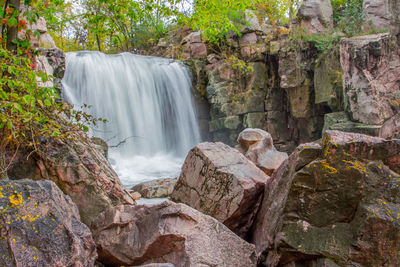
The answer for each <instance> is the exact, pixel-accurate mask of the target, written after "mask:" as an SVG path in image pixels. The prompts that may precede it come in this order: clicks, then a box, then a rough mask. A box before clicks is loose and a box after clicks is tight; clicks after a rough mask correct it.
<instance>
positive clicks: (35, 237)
mask: <svg viewBox="0 0 400 267" xmlns="http://www.w3.org/2000/svg"><path fill="white" fill-rule="evenodd" d="M0 251H1V255H0V264H1V265H2V266H10V267H11V266H49V267H50V266H88V267H89V266H93V265H94V261H95V259H96V257H97V253H96V247H95V244H94V240H93V237H92V234H91V232H90V230H89V228H88V227H87V226H86V225H85V224H83V223H82V222H81V221H80V217H79V213H78V209H77V207H76V205H75V204H74V203H73V202H72V200H71V199H70V197H68V196H66V195H64V194H63V193H62V192H61V190H60V189H59V188H58V187H57V186H56V185H55V184H54V183H53V182H51V181H38V182H35V181H32V180H20V181H0Z"/></svg>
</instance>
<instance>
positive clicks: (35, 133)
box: [0, 48, 96, 148]
mask: <svg viewBox="0 0 400 267" xmlns="http://www.w3.org/2000/svg"><path fill="white" fill-rule="evenodd" d="M0 58H1V59H2V61H1V63H0V109H1V111H2V112H1V113H0V135H1V136H0V137H1V139H2V143H1V145H2V146H9V145H17V146H20V145H23V146H28V147H34V148H35V147H36V145H38V140H37V139H38V138H39V137H44V138H52V137H57V138H66V137H68V136H69V135H70V134H71V133H72V132H74V131H78V130H87V125H86V124H85V122H88V121H92V122H93V123H94V124H95V123H96V122H95V121H96V120H94V119H93V118H92V117H91V116H90V115H87V114H84V113H83V112H80V111H72V110H71V106H69V105H67V104H65V103H62V102H60V101H58V100H59V96H58V94H57V92H56V90H55V89H54V88H53V87H41V86H39V84H38V79H40V81H41V82H47V81H48V80H49V77H47V75H46V74H45V73H44V72H38V71H36V70H35V65H34V64H32V62H31V60H30V59H29V58H27V57H24V56H16V55H14V54H12V53H11V52H10V51H8V50H6V49H3V48H0ZM63 114H69V115H70V116H71V117H72V118H73V119H74V120H71V119H65V118H63V116H65V115H63Z"/></svg>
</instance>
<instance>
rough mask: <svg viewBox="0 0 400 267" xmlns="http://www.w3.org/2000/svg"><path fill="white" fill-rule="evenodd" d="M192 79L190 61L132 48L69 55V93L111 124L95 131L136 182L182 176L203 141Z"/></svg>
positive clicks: (127, 180)
mask: <svg viewBox="0 0 400 267" xmlns="http://www.w3.org/2000/svg"><path fill="white" fill-rule="evenodd" d="M191 85H192V82H191V79H190V75H189V72H188V70H187V69H186V67H185V66H184V65H182V64H181V63H179V62H177V61H172V60H169V59H163V58H156V57H145V56H139V55H134V54H131V53H123V54H118V55H105V54H102V53H99V52H74V53H68V54H67V61H66V73H65V76H64V79H63V98H64V99H65V100H67V101H68V102H69V103H71V104H73V105H74V106H75V107H76V108H79V107H81V106H82V105H83V104H88V105H91V106H92V107H91V108H90V109H89V110H88V113H90V114H91V115H93V116H95V117H100V118H105V119H107V120H108V122H107V123H106V124H104V125H103V124H100V125H99V127H98V128H96V129H92V130H91V134H92V135H94V136H97V137H100V138H102V139H104V140H105V141H107V143H108V144H109V145H110V146H113V145H117V144H119V143H120V142H122V141H124V142H122V144H120V145H119V146H118V147H115V148H111V149H110V153H109V160H110V162H111V164H112V165H113V167H114V169H115V170H116V172H117V173H118V175H119V177H120V179H121V181H122V183H123V184H124V185H126V186H131V185H133V184H137V183H139V182H143V181H149V180H153V179H157V178H172V177H177V176H178V175H179V172H180V168H181V166H182V164H183V161H184V158H185V156H186V154H187V152H188V151H189V150H190V149H191V148H192V147H193V146H195V145H196V144H197V143H198V142H200V131H199V127H198V123H197V119H196V112H195V109H194V103H193V97H192V95H191Z"/></svg>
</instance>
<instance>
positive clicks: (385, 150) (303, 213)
mask: <svg viewBox="0 0 400 267" xmlns="http://www.w3.org/2000/svg"><path fill="white" fill-rule="evenodd" d="M399 173H400V140H384V139H381V138H377V137H370V136H367V135H362V134H354V133H343V132H338V131H327V132H326V134H325V136H324V139H323V144H322V146H321V145H319V144H316V143H311V144H305V145H302V146H300V147H299V148H297V149H296V151H295V152H294V153H293V154H292V155H291V156H290V157H289V159H288V160H286V161H285V162H284V163H283V164H282V165H281V167H280V168H278V170H277V171H276V172H274V174H273V175H272V177H271V179H270V181H269V185H268V186H267V187H266V191H265V197H264V200H263V203H262V207H261V209H260V212H259V214H258V216H257V219H256V223H255V225H254V229H255V231H254V233H253V242H254V243H255V244H256V249H257V252H258V253H260V254H263V256H264V257H263V260H262V262H263V263H264V264H265V265H266V266H277V265H284V264H287V263H290V262H292V263H295V262H301V261H303V260H304V259H312V258H318V257H321V258H328V259H330V260H331V261H334V262H336V263H337V264H338V265H339V266H371V267H372V266H400V254H399V253H398V252H399V250H400V223H399V222H400V217H399V216H400V175H399Z"/></svg>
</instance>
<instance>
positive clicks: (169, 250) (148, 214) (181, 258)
mask: <svg viewBox="0 0 400 267" xmlns="http://www.w3.org/2000/svg"><path fill="white" fill-rule="evenodd" d="M92 229H93V233H94V238H95V240H96V244H97V248H98V253H99V260H100V261H101V262H102V263H104V264H107V265H108V266H120V265H128V266H130V265H140V264H148V263H151V262H159V263H163V262H165V263H171V264H174V265H175V266H176V267H181V266H182V267H183V266H226V267H228V266H256V261H257V260H256V257H255V253H254V245H251V244H249V243H247V242H245V241H244V240H242V239H241V238H239V237H238V236H236V235H235V234H234V233H232V232H231V231H230V230H229V229H228V228H227V227H225V226H224V225H222V224H221V223H220V222H218V221H217V220H215V219H214V218H212V217H210V216H206V215H204V214H202V213H200V212H198V211H196V210H194V209H192V208H190V207H188V206H186V205H184V204H175V203H173V202H170V201H166V202H163V203H161V204H158V205H152V206H147V205H135V206H131V205H122V206H118V207H114V208H112V209H110V210H108V211H106V212H104V213H102V214H101V215H100V216H99V217H98V218H97V219H96V220H95V221H94V223H93V225H92Z"/></svg>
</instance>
